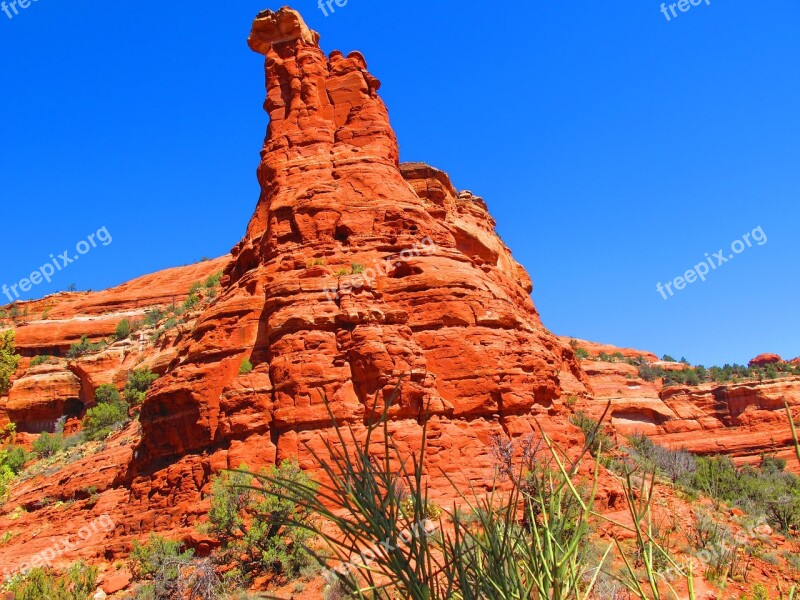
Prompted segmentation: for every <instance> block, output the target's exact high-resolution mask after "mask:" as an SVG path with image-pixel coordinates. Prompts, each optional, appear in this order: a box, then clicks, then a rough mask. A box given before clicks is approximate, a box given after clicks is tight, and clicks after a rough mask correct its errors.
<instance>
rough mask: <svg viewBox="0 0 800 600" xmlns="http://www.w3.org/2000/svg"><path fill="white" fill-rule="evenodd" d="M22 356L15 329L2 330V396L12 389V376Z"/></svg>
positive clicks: (0, 384) (0, 394) (0, 343)
mask: <svg viewBox="0 0 800 600" xmlns="http://www.w3.org/2000/svg"><path fill="white" fill-rule="evenodd" d="M19 361H20V356H19V355H18V354H17V353H16V348H15V345H14V330H13V329H9V330H8V331H3V332H0V396H5V395H6V394H7V393H8V390H10V389H11V376H12V375H13V374H14V372H15V371H16V370H17V367H18V366H19Z"/></svg>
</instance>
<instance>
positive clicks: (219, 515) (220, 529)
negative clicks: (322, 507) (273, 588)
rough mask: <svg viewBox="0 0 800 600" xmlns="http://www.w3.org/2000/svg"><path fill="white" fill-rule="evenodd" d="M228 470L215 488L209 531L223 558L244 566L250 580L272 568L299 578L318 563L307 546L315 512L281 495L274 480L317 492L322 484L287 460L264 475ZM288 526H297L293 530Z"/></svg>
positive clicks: (221, 558) (244, 467)
mask: <svg viewBox="0 0 800 600" xmlns="http://www.w3.org/2000/svg"><path fill="white" fill-rule="evenodd" d="M246 468H247V467H246V465H242V467H241V468H240V470H239V471H236V472H225V473H223V474H222V475H220V476H219V477H217V478H216V479H215V480H214V482H213V484H212V497H211V510H210V511H209V513H208V519H209V523H208V531H209V533H211V534H212V535H213V536H214V537H216V538H217V540H219V542H220V544H221V550H220V551H219V552H218V555H217V558H218V559H219V560H220V561H221V562H223V563H228V562H230V561H231V560H235V562H236V563H237V564H238V565H239V567H240V569H241V570H242V572H243V575H244V576H245V578H249V577H250V576H252V574H254V573H257V572H259V571H263V570H267V571H269V572H273V573H279V574H282V575H286V576H294V575H297V574H298V573H299V572H300V571H301V569H303V568H304V567H306V566H307V565H308V564H310V563H311V562H312V560H313V559H312V556H311V554H309V552H308V550H307V549H306V543H307V542H308V541H309V540H310V539H311V538H312V537H313V533H312V530H313V523H312V515H311V513H310V512H309V511H308V510H307V509H305V508H303V507H301V506H298V505H297V504H296V503H295V502H293V501H291V500H289V499H286V498H283V497H281V495H280V494H279V492H280V490H279V489H277V488H276V487H275V484H273V483H271V480H280V481H286V482H290V483H291V484H292V485H297V486H302V487H304V488H307V489H315V488H316V484H315V483H314V482H313V481H312V479H311V478H310V477H309V476H308V475H306V474H305V473H303V472H302V471H301V470H300V469H299V467H298V466H297V464H296V463H293V462H289V461H285V462H283V463H281V465H280V466H278V467H276V466H274V465H273V466H271V467H270V468H269V469H267V470H263V471H262V472H261V473H260V474H259V475H258V476H254V475H252V474H249V473H246V472H244V469H246ZM287 522H291V523H294V524H296V525H297V526H296V527H291V528H290V527H287Z"/></svg>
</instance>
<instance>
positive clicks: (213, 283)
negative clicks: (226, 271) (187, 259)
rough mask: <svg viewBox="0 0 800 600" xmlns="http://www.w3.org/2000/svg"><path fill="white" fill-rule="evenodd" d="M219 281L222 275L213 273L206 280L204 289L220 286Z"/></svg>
mask: <svg viewBox="0 0 800 600" xmlns="http://www.w3.org/2000/svg"><path fill="white" fill-rule="evenodd" d="M220 281H222V273H214V274H213V275H209V276H208V279H206V288H208V289H212V288H215V287H217V286H218V285H219V284H220Z"/></svg>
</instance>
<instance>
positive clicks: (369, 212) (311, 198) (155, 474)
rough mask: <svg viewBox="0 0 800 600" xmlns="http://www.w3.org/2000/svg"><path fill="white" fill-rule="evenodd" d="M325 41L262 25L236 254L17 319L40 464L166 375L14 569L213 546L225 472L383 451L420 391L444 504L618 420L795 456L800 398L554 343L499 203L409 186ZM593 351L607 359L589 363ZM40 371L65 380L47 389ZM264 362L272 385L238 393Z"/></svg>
mask: <svg viewBox="0 0 800 600" xmlns="http://www.w3.org/2000/svg"><path fill="white" fill-rule="evenodd" d="M318 42H319V36H318V34H316V33H315V32H313V31H311V30H310V29H309V28H308V27H307V26H306V24H305V23H304V22H303V20H302V18H301V17H300V16H299V15H298V14H297V13H296V12H294V11H291V10H289V9H281V10H280V11H278V12H277V13H273V12H269V11H265V12H263V13H260V14H259V15H258V18H257V19H256V21H255V23H254V25H253V31H252V33H251V36H250V39H249V43H250V46H251V48H253V50H255V51H256V52H259V53H261V54H263V55H264V56H265V73H266V79H267V93H266V95H267V98H266V102H265V104H264V106H265V109H266V110H267V112H268V113H269V116H270V124H269V129H268V132H267V137H266V140H265V143H264V147H263V150H262V153H261V163H260V166H259V169H258V179H259V183H260V185H261V194H260V197H259V200H258V203H257V205H256V208H255V212H254V214H253V216H252V218H251V220H250V223H249V225H248V227H247V230H246V233H245V235H244V238H243V239H242V240H241V242H240V243H239V244H238V245H237V246H236V247H235V248H234V249H233V250H232V253H231V255H229V256H227V257H223V258H220V259H217V260H214V261H208V262H203V263H199V264H197V265H192V266H188V267H182V268H178V269H171V270H168V271H163V272H161V273H157V274H155V275H150V276H146V277H142V278H139V279H136V280H134V281H132V282H130V283H127V284H125V285H122V286H119V287H117V288H114V289H111V290H107V291H104V292H98V293H92V294H90V293H81V294H61V295H57V296H51V297H49V298H46V299H43V300H40V301H37V302H31V303H24V304H21V305H20V308H21V309H23V310H24V311H25V312H27V314H28V315H29V316H28V317H26V318H25V319H23V321H24V322H23V323H22V324H18V325H17V326H16V330H17V343H18V347H19V349H20V351H21V353H22V354H23V355H24V357H25V358H24V360H23V363H22V365H21V367H20V369H19V370H18V372H17V374H16V375H15V379H14V385H13V387H12V389H11V392H10V394H9V396H8V397H6V398H0V425H4V424H5V423H7V422H9V421H14V422H16V423H18V425H19V431H21V432H22V433H21V434H20V435H19V440H20V441H21V442H22V443H25V444H30V442H31V441H32V440H33V439H34V435H35V434H36V433H37V432H39V431H44V430H51V429H52V427H53V425H54V423H55V421H56V420H57V419H58V418H60V417H63V416H72V417H80V416H81V415H82V414H83V412H84V411H85V410H86V408H87V407H89V406H91V404H92V402H93V391H94V389H95V388H96V387H97V386H98V385H101V384H103V383H111V384H114V385H116V386H117V387H119V388H121V387H122V386H123V385H124V382H125V379H126V377H127V375H128V373H129V372H130V371H131V370H132V369H134V368H142V367H148V368H151V369H153V370H154V371H156V372H158V373H159V374H161V375H163V376H162V377H161V378H160V379H159V380H158V381H157V382H156V384H155V385H154V386H153V388H152V389H151V391H150V393H149V394H148V396H147V398H146V400H145V402H144V405H143V407H142V409H141V416H140V421H139V422H133V423H131V424H130V425H129V426H128V427H127V428H126V429H125V430H124V431H122V432H120V433H118V434H116V435H114V436H112V437H111V438H110V440H109V441H108V442H107V443H106V444H105V445H104V446H103V447H102V448H100V447H98V448H96V451H94V452H89V453H87V454H86V455H85V456H84V457H83V458H79V459H78V460H76V461H75V462H73V463H71V464H68V465H66V466H64V467H63V468H62V469H61V470H60V471H58V473H57V474H55V475H51V476H48V477H44V476H37V477H34V478H32V479H30V480H27V481H24V482H21V483H19V484H18V485H15V487H14V489H13V490H12V492H11V495H10V497H9V499H8V501H7V502H6V503H5V504H4V505H3V506H2V509H0V530H9V529H12V528H13V530H14V531H15V532H16V534H17V535H16V536H15V537H13V538H12V539H11V540H9V541H8V542H7V543H6V544H4V545H2V546H0V569H2V568H3V567H6V566H8V567H14V565H17V564H18V563H19V562H20V561H22V560H23V559H25V558H26V557H28V556H30V555H32V554H34V553H36V552H38V551H41V550H44V549H46V548H48V547H50V545H52V543H53V541H54V540H55V539H58V538H59V536H64V535H69V534H74V533H75V529H77V528H78V527H79V526H80V525H82V524H84V523H85V522H89V521H91V520H92V519H94V518H96V517H97V516H99V515H102V514H107V515H109V516H110V517H111V518H112V519H113V521H114V523H115V526H114V528H113V531H111V532H109V533H108V534H107V535H106V534H104V535H103V536H101V537H98V538H97V539H93V540H92V542H91V544H89V545H87V546H84V547H82V548H81V549H80V550H79V551H75V552H72V553H69V552H67V553H66V554H65V555H64V556H63V557H62V559H61V560H62V562H63V563H68V562H70V561H71V560H74V559H75V558H78V557H83V558H92V557H94V558H101V557H102V558H103V559H105V560H108V561H110V560H113V559H114V558H116V557H119V556H124V555H125V554H126V553H127V552H128V551H129V550H130V545H131V542H132V540H134V539H141V538H142V537H145V536H146V535H147V534H148V533H149V532H150V531H160V532H163V533H166V534H168V535H169V536H170V537H180V538H183V539H184V540H185V541H186V542H187V543H189V544H190V545H191V546H193V547H196V548H201V549H202V548H207V546H208V539H207V538H205V537H204V536H202V535H201V534H199V533H198V532H197V530H196V528H195V525H196V524H197V522H198V521H199V520H201V519H202V518H203V517H204V515H205V513H206V512H207V510H208V508H209V500H208V493H209V491H210V483H211V479H212V477H213V476H214V474H216V473H218V472H219V471H220V470H221V469H224V468H235V467H238V466H240V465H241V464H242V463H246V464H247V465H248V466H250V467H251V468H256V469H257V468H259V467H261V466H263V465H268V464H274V463H276V462H277V461H280V460H282V459H284V458H288V457H297V458H299V460H300V463H301V466H302V467H305V468H312V467H313V466H314V465H313V462H312V461H311V459H310V455H309V453H308V451H307V450H306V448H307V447H310V448H311V449H313V450H314V451H317V452H321V450H322V447H323V446H322V443H321V440H322V439H332V437H331V436H332V435H333V431H332V429H331V427H330V419H329V416H328V414H327V410H326V407H325V403H324V399H327V400H328V401H329V403H330V408H331V410H332V411H333V413H334V415H335V416H336V417H337V419H339V420H340V421H342V422H346V423H349V424H350V425H352V427H353V430H354V431H355V433H356V435H357V436H363V435H364V432H365V430H364V425H363V423H364V420H365V417H367V416H368V414H369V411H370V408H371V407H372V403H373V402H374V401H375V399H377V403H378V405H377V408H378V409H380V408H381V406H382V404H383V403H385V402H386V401H387V400H388V398H389V397H390V395H391V393H392V391H393V390H394V388H395V386H396V384H397V382H398V381H399V380H400V379H401V378H403V384H402V386H401V388H400V392H399V395H398V397H397V398H396V402H395V405H394V406H393V408H392V410H391V413H390V415H391V419H392V420H391V424H390V430H391V432H392V434H393V437H394V441H395V442H396V443H397V445H398V446H399V447H400V449H401V450H403V451H415V450H418V449H419V447H420V441H421V432H422V423H423V422H424V421H425V420H426V418H427V420H428V427H429V456H428V459H429V460H428V468H429V473H430V482H431V484H432V497H434V498H439V499H443V498H444V497H445V496H447V495H450V496H451V495H452V491H451V489H452V488H451V484H450V483H449V481H447V477H446V476H445V473H446V474H447V475H449V477H451V478H452V480H453V481H454V482H455V483H456V484H457V485H460V486H463V489H464V490H466V489H469V488H468V486H469V485H470V484H474V485H475V486H477V487H478V488H481V487H485V486H486V485H487V482H490V481H491V479H492V474H493V464H494V462H493V458H492V453H491V440H492V438H493V437H494V436H498V435H508V436H511V437H519V436H522V435H526V434H528V433H531V432H532V431H534V428H535V426H536V423H535V421H534V419H536V420H538V422H539V423H540V424H541V425H542V426H544V427H545V429H547V431H548V432H549V433H550V434H551V435H552V436H553V438H554V439H555V440H556V441H557V442H559V443H561V444H563V445H564V446H566V447H572V448H574V447H577V446H579V445H580V444H581V443H582V438H581V436H580V434H579V433H578V430H577V429H576V428H575V427H574V426H572V425H571V424H570V423H569V417H570V415H571V414H572V412H574V411H575V410H583V411H585V412H587V413H588V414H590V415H594V416H599V415H600V414H601V413H602V412H603V409H604V408H605V406H606V404H607V403H609V402H610V403H611V410H610V419H611V423H612V424H613V425H614V427H615V429H616V431H617V432H618V433H619V434H620V435H624V434H627V433H632V432H635V431H644V432H646V433H648V434H651V435H653V436H656V438H657V439H658V440H659V441H661V442H662V443H665V444H668V445H671V446H675V447H681V446H686V447H687V448H689V449H690V450H694V451H697V452H703V453H712V452H718V451H721V452H727V453H730V454H731V455H733V456H735V457H737V459H738V460H755V457H757V456H758V454H759V453H760V452H762V451H773V450H776V451H780V452H785V451H786V450H787V448H788V446H787V443H788V440H787V437H786V436H787V433H788V427H787V426H786V421H785V415H783V414H782V400H781V399H782V398H786V399H787V400H788V401H789V402H790V403H792V404H793V405H798V404H800V396H799V395H798V394H799V393H800V378H791V379H780V380H777V381H772V382H764V383H747V384H732V385H727V386H711V385H706V386H700V387H698V388H688V389H687V388H669V389H666V390H665V389H662V385H661V381H656V382H651V383H649V382H646V381H643V380H642V379H641V378H640V377H639V371H638V369H637V367H635V366H632V365H630V364H627V363H626V362H616V361H615V362H604V361H600V360H598V358H599V356H600V355H603V354H605V355H608V356H613V355H615V354H616V353H620V354H621V355H622V357H623V358H635V359H643V360H645V361H647V362H650V363H655V362H657V361H658V358H657V356H656V355H654V354H652V353H649V352H641V351H637V350H630V349H620V348H616V347H614V346H608V345H602V344H595V343H592V342H587V341H584V340H573V339H572V338H566V337H564V338H559V337H557V336H555V335H553V334H552V333H550V332H549V331H547V330H546V329H545V327H544V326H543V325H542V322H541V320H540V318H539V315H538V313H537V312H536V309H535V308H534V305H533V302H532V300H531V295H530V293H531V291H532V289H533V284H532V281H531V278H530V277H529V276H528V274H527V273H526V272H525V270H524V269H523V268H522V267H521V266H520V265H519V264H518V263H517V262H516V261H515V260H514V259H513V257H512V256H511V252H510V251H509V249H508V248H507V247H506V246H505V244H504V243H503V242H502V240H501V239H500V238H499V237H498V236H497V234H496V233H495V223H494V221H493V219H492V217H491V216H490V215H489V212H488V209H487V205H486V203H485V202H484V201H483V200H482V199H481V198H480V197H478V196H475V195H474V194H472V193H471V192H468V191H461V192H459V191H458V190H457V189H456V188H455V187H454V186H453V184H452V182H451V181H450V179H449V177H448V176H447V175H446V174H445V173H443V172H442V171H439V170H437V169H435V168H433V167H431V166H428V165H426V164H423V163H408V164H402V165H401V164H400V163H399V159H398V156H399V154H398V146H397V140H396V139H395V134H394V132H393V130H392V128H391V126H390V124H389V117H388V113H387V110H386V107H385V106H384V104H383V102H382V101H381V99H380V97H379V96H378V90H379V88H380V83H379V82H378V80H377V79H376V78H375V77H373V76H372V75H370V73H369V72H368V71H367V65H366V61H365V60H364V57H363V56H362V55H361V54H359V53H357V52H353V53H351V54H349V55H347V56H344V55H343V54H342V53H341V52H333V53H331V54H330V55H329V56H328V57H326V56H325V55H324V54H323V52H322V50H320V48H319V46H318ZM222 270H224V277H223V279H222V286H221V290H220V291H219V294H218V295H217V296H215V297H212V296H211V295H209V296H206V297H205V298H204V299H203V302H201V304H200V305H199V306H198V307H197V308H196V309H194V310H192V311H189V312H187V313H186V314H185V315H184V316H183V319H184V320H185V323H182V324H179V325H178V326H176V327H173V328H171V329H170V330H169V331H167V332H166V333H164V334H163V335H162V336H161V337H160V338H159V339H158V341H157V342H153V341H152V340H151V338H150V334H151V333H152V331H144V332H141V333H139V334H137V335H136V336H134V338H133V339H130V340H124V341H122V342H116V343H112V344H111V345H109V346H108V348H106V349H104V350H103V351H101V352H98V353H96V354H91V355H89V356H84V357H81V358H79V359H77V360H66V359H65V358H63V356H64V353H65V351H66V350H67V349H68V348H69V346H70V344H72V343H74V342H76V341H78V340H79V339H80V337H81V336H82V335H88V336H89V337H90V338H91V339H92V340H95V341H96V340H98V339H100V338H103V337H108V336H110V335H111V334H112V333H113V332H114V329H115V328H116V325H117V323H118V322H119V321H120V320H121V319H122V318H129V319H135V318H140V317H141V316H143V315H144V311H145V310H146V309H147V308H150V307H153V306H162V307H163V306H167V305H170V304H172V303H176V304H179V303H181V302H183V301H184V300H185V299H186V297H187V295H188V290H189V288H190V286H191V285H192V284H193V283H194V282H196V281H203V280H204V279H205V278H207V277H208V276H209V275H211V274H213V273H216V272H219V271H222ZM43 313H44V314H43ZM34 315H36V316H34ZM39 315H41V316H39ZM573 346H576V347H582V348H584V349H585V350H586V351H587V352H588V353H589V355H590V357H591V358H590V359H589V360H584V361H583V362H579V361H578V360H577V359H576V356H575V352H574V350H573ZM41 354H51V355H53V356H55V357H56V358H55V359H54V360H53V361H51V362H49V363H46V364H42V365H39V366H36V367H31V366H30V363H31V359H32V358H33V357H34V356H37V355H41ZM245 358H246V359H248V360H249V361H250V362H251V363H252V364H253V366H254V369H253V371H252V372H251V373H249V374H245V375H240V366H241V364H242V361H243V360H244V359H245ZM659 364H661V365H662V366H663V367H664V368H675V369H680V368H683V365H680V364H678V363H669V364H666V363H659ZM782 419H783V420H782ZM76 423H77V419H72V420H71V421H69V427H70V428H72V427H74V426H75V424H76ZM87 490H91V492H89V491H87ZM42 498H49V499H51V500H54V501H57V500H61V501H63V502H65V503H66V504H64V505H63V506H62V505H59V504H54V503H44V504H43V503H42V502H41V500H42ZM601 498H603V494H602V492H601ZM19 507H23V508H24V509H25V511H20V510H19ZM42 523H46V524H47V532H46V534H42V533H41V530H40V528H39V527H40V525H41V524H42ZM123 575H124V574H123ZM116 579H120V580H121V579H124V577H123V576H119V577H116V578H115V576H111V575H109V577H108V579H107V580H108V582H109V584H108V585H109V587H115V586H117V585H118V584H119V582H117V581H116Z"/></svg>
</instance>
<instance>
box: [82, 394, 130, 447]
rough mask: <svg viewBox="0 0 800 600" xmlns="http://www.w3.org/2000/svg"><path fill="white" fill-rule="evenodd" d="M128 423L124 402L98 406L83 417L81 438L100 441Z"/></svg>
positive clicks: (126, 407) (126, 406) (126, 408)
mask: <svg viewBox="0 0 800 600" xmlns="http://www.w3.org/2000/svg"><path fill="white" fill-rule="evenodd" d="M127 422H128V405H127V404H125V403H124V402H115V403H111V404H98V405H97V406H95V407H93V408H90V409H89V410H87V411H86V416H85V417H83V436H84V437H85V438H86V439H87V440H102V439H105V438H106V437H108V436H109V435H110V434H111V433H113V432H115V431H118V430H119V429H122V427H124V426H125V423H127Z"/></svg>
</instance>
